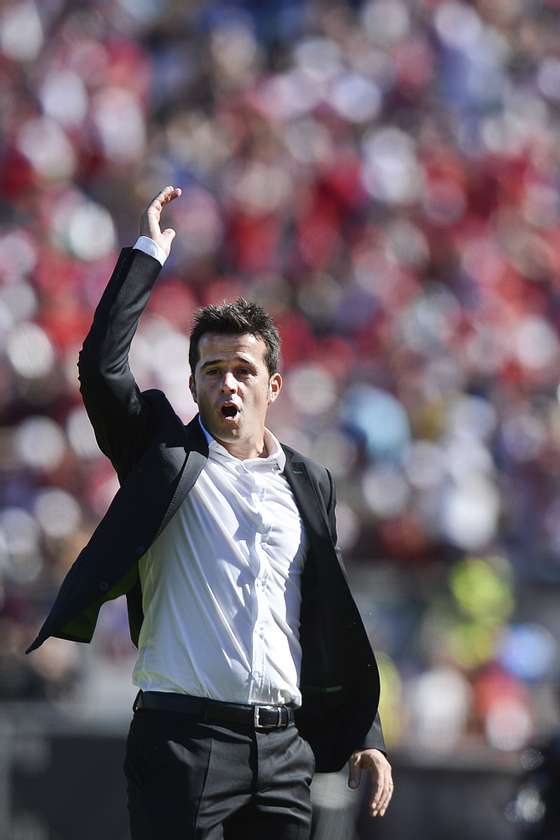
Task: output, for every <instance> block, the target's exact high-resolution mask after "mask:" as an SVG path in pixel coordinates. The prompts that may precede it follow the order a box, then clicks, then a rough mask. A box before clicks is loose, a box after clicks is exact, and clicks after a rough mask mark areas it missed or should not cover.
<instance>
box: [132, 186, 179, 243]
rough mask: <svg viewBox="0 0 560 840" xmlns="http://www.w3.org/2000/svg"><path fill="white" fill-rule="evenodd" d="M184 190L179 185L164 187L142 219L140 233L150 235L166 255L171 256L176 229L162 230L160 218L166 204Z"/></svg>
mask: <svg viewBox="0 0 560 840" xmlns="http://www.w3.org/2000/svg"><path fill="white" fill-rule="evenodd" d="M181 192H182V190H181V189H180V188H179V187H164V189H163V190H162V191H161V192H160V193H158V194H157V195H156V196H155V198H153V199H152V200H151V201H150V203H149V204H148V206H147V207H146V209H145V210H144V212H143V213H142V217H141V219H140V235H141V236H149V237H150V239H153V240H154V242H156V243H157V244H158V245H159V247H160V248H161V249H162V251H164V253H165V256H166V257H168V256H169V252H170V251H171V243H172V242H173V239H174V238H175V231H174V230H173V228H165V230H163V231H162V230H161V228H160V219H161V212H162V210H163V208H164V207H165V205H166V204H169V203H170V202H171V201H174V200H175V199H176V198H179V196H180V195H181Z"/></svg>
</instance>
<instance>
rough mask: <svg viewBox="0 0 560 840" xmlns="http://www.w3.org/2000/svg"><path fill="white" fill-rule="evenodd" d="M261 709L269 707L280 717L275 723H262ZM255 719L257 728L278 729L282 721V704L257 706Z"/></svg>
mask: <svg viewBox="0 0 560 840" xmlns="http://www.w3.org/2000/svg"><path fill="white" fill-rule="evenodd" d="M261 709H267V710H270V711H275V712H276V714H277V715H278V719H277V720H276V722H275V723H261V720H260V711H261ZM253 721H254V724H255V729H277V728H278V727H279V726H280V724H281V722H282V709H281V708H280V706H255V707H254V712H253Z"/></svg>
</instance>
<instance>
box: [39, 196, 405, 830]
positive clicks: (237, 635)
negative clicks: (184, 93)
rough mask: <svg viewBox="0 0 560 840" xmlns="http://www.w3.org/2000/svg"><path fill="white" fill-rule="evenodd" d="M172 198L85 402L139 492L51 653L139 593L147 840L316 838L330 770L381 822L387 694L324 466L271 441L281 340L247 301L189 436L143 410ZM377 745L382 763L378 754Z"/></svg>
mask: <svg viewBox="0 0 560 840" xmlns="http://www.w3.org/2000/svg"><path fill="white" fill-rule="evenodd" d="M180 194H181V191H180V190H179V189H176V188H174V187H166V188H165V189H164V190H162V192H161V193H160V194H159V195H158V196H156V198H155V199H154V200H153V201H152V202H151V204H150V205H149V207H148V208H147V210H146V212H145V213H144V215H143V217H142V223H141V236H140V238H139V240H138V241H137V243H136V245H135V247H134V248H133V249H125V250H124V251H123V252H122V253H121V256H120V258H119V261H118V263H117V266H116V268H115V270H114V272H113V275H112V277H111V279H110V281H109V284H108V286H107V288H106V290H105V292H104V294H103V296H102V299H101V301H100V303H99V306H98V307H97V310H96V312H95V316H94V320H93V324H92V327H91V329H90V331H89V333H88V336H87V338H86V340H85V342H84V346H83V349H82V351H81V353H80V360H79V375H80V389H81V392H82V396H83V399H84V404H85V406H86V409H87V411H88V414H89V417H90V419H91V422H92V424H93V427H94V430H95V434H96V438H97V441H98V443H99V446H100V448H101V450H102V451H103V452H104V453H105V454H106V455H107V456H108V457H109V458H110V459H111V461H112V463H113V466H114V467H115V470H116V471H117V474H118V476H119V480H120V484H121V487H120V489H119V491H118V493H117V494H116V496H115V498H114V500H113V502H112V504H111V506H110V508H109V510H108V511H107V513H106V515H105V516H104V518H103V520H102V521H101V523H100V524H99V526H98V528H97V529H96V530H95V532H94V534H93V536H92V538H91V540H90V541H89V543H88V545H87V546H86V547H85V548H84V549H83V551H82V552H81V554H80V555H79V557H78V558H77V560H76V562H75V563H74V565H73V566H72V568H71V569H70V571H69V573H68V575H67V576H66V578H65V580H64V582H63V584H62V586H61V589H60V591H59V593H58V596H57V599H56V601H55V604H54V606H53V608H52V609H51V612H50V614H49V616H48V617H47V619H46V621H45V623H44V625H43V627H42V628H41V631H40V632H39V635H38V636H37V638H36V639H35V641H34V642H33V644H32V645H31V646H30V648H29V650H30V651H31V650H33V649H35V648H36V647H38V646H39V645H40V644H42V643H43V641H44V640H45V639H46V638H48V636H51V635H52V636H58V637H60V638H65V639H72V640H75V641H83V642H89V641H90V640H91V638H92V635H93V632H94V629H95V624H96V621H97V616H98V613H99V609H100V607H101V605H102V604H103V603H104V602H105V601H107V600H109V599H111V598H115V597H117V596H119V595H122V594H126V596H127V601H128V613H129V623H130V631H131V638H132V640H133V642H134V643H135V644H136V645H137V646H138V660H137V663H136V667H135V670H134V677H133V678H134V682H135V684H136V685H137V686H138V688H139V689H140V690H139V693H138V696H137V698H136V701H135V704H134V718H133V721H132V724H131V729H130V733H129V737H128V743H127V755H126V761H125V773H126V776H127V783H128V806H129V812H130V824H131V832H132V837H133V840H148V838H153V840H155V838H157V840H161V838H162V837H164V838H166V840H167V838H171V837H175V836H177V837H181V838H195V837H196V838H205V840H219V838H223V837H226V838H240V840H241V838H242V840H251V838H254V840H260V838H265V837H266V838H267V840H275V838H277V840H304V838H307V837H308V834H309V827H310V818H311V806H310V798H309V785H310V782H311V778H312V775H313V771H314V767H315V766H316V769H317V770H320V771H324V772H328V771H331V770H338V769H340V768H341V767H342V766H343V764H344V763H345V761H347V760H348V759H350V769H349V784H350V786H353V787H357V786H358V784H359V778H360V773H361V771H362V770H363V769H365V770H368V771H369V772H370V774H371V778H372V781H373V794H372V800H371V803H370V808H371V813H372V815H383V814H384V813H385V810H386V808H387V805H388V803H389V800H390V798H391V795H392V788H393V785H392V781H391V768H390V765H389V762H388V761H387V759H386V757H385V754H384V744H383V736H382V732H381V725H380V722H379V717H378V715H377V704H378V699H379V676H378V671H377V666H376V663H375V658H374V655H373V652H372V650H371V647H370V645H369V642H368V639H367V636H366V634H365V630H364V628H363V625H362V622H361V619H360V616H359V614H358V611H357V608H356V605H355V604H354V601H353V599H352V596H351V594H350V591H349V589H348V585H347V582H346V577H345V573H344V570H343V567H342V565H341V563H340V560H339V557H338V555H337V552H336V522H335V492H334V485H333V482H332V478H331V476H330V474H329V472H328V470H326V469H325V468H324V467H322V466H320V465H318V464H316V463H314V462H312V461H310V460H309V459H307V458H304V457H303V456H302V455H299V454H298V453H296V452H295V451H293V450H292V449H290V448H289V447H285V446H281V445H280V444H279V443H278V441H277V440H276V438H275V437H274V436H273V434H272V433H271V432H270V431H269V430H268V429H267V428H266V426H265V420H266V415H267V411H268V407H269V406H270V405H271V404H272V403H273V402H274V401H275V400H276V399H277V398H278V396H279V394H280V391H281V388H282V378H281V376H280V374H279V373H278V370H277V363H278V352H279V337H278V333H277V331H276V328H275V326H274V324H273V322H272V321H271V319H270V318H269V316H268V315H267V314H266V313H265V312H264V310H262V309H261V308H260V307H258V306H256V305H255V304H251V303H248V302H247V301H244V300H242V299H240V300H238V301H237V302H236V303H235V304H224V305H223V306H221V307H206V308H205V309H203V310H200V311H199V313H198V314H197V317H196V319H195V325H194V328H193V331H192V334H191V343H190V351H189V361H190V365H191V371H192V372H191V377H190V382H189V386H190V389H191V393H192V395H193V398H194V400H195V402H196V403H197V404H198V407H199V415H197V417H195V418H194V420H193V421H191V423H190V424H189V425H188V426H186V427H185V426H184V425H183V423H182V422H181V421H180V420H179V418H178V417H177V415H176V414H175V412H174V411H173V409H172V407H171V405H170V404H169V402H168V401H167V399H166V398H165V396H164V395H163V394H162V393H161V392H160V391H146V392H141V391H140V390H139V388H138V386H137V384H136V382H135V380H134V378H133V375H132V373H131V370H130V367H129V364H128V353H129V348H130V345H131V342H132V339H133V336H134V333H135V331H136V328H137V325H138V321H139V318H140V316H141V314H142V312H143V310H144V308H145V306H146V304H147V303H148V300H149V296H150V292H151V288H152V286H153V284H154V282H155V280H156V279H157V276H158V274H159V272H160V270H161V267H162V265H163V263H164V261H165V259H166V257H167V256H168V254H169V251H170V248H171V243H172V241H173V238H174V236H175V234H174V231H172V230H171V229H166V230H164V231H162V230H161V228H160V217H161V213H162V210H163V208H164V207H165V206H166V205H167V204H168V203H169V202H171V201H173V200H174V199H176V198H177V197H179V196H180ZM364 742H365V743H366V748H363V744H364Z"/></svg>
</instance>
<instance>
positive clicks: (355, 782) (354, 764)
mask: <svg viewBox="0 0 560 840" xmlns="http://www.w3.org/2000/svg"><path fill="white" fill-rule="evenodd" d="M361 776H362V768H361V767H360V755H359V753H354V754H353V755H352V756H351V757H350V761H349V762H348V787H350V788H357V787H360V779H361Z"/></svg>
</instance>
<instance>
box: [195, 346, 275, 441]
mask: <svg viewBox="0 0 560 840" xmlns="http://www.w3.org/2000/svg"><path fill="white" fill-rule="evenodd" d="M198 348H199V360H198V363H197V365H196V369H195V371H194V375H191V377H190V381H189V386H190V389H191V393H192V395H193V398H194V401H195V402H196V403H197V404H198V408H199V411H200V416H201V418H202V422H203V423H204V425H205V427H206V428H207V429H208V431H209V432H210V434H211V435H212V436H213V437H215V438H216V439H217V440H219V441H222V442H224V443H237V442H239V443H241V442H252V443H255V444H257V445H262V435H263V430H264V426H265V420H266V414H267V411H268V406H269V405H270V403H272V402H274V400H275V399H276V398H277V396H278V394H279V393H280V389H281V387H282V378H281V376H280V374H279V373H274V374H273V375H272V376H271V375H270V374H269V372H268V368H267V366H266V362H265V354H266V344H265V343H264V341H263V340H262V338H259V337H257V336H254V335H251V334H250V333H244V334H243V335H220V334H218V333H205V334H204V335H203V336H202V338H201V339H200V342H199V345H198Z"/></svg>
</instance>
